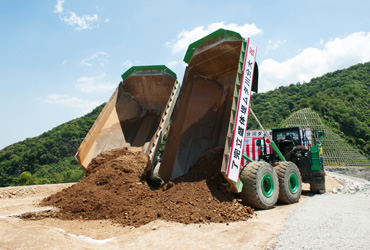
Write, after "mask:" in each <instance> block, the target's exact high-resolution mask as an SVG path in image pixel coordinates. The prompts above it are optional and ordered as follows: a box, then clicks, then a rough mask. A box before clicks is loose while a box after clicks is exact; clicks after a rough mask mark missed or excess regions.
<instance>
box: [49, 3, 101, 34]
mask: <svg viewBox="0 0 370 250" xmlns="http://www.w3.org/2000/svg"><path fill="white" fill-rule="evenodd" d="M63 4H64V0H58V1H57V3H56V5H55V6H54V13H57V14H59V18H60V19H61V20H62V21H63V22H65V23H66V24H67V25H71V26H76V27H75V30H78V31H81V30H86V29H93V28H95V27H97V22H98V21H99V16H98V15H97V14H93V15H82V16H78V15H77V14H76V12H73V11H70V12H69V13H68V14H69V16H66V15H65V14H64V8H63ZM106 20H107V19H106Z"/></svg>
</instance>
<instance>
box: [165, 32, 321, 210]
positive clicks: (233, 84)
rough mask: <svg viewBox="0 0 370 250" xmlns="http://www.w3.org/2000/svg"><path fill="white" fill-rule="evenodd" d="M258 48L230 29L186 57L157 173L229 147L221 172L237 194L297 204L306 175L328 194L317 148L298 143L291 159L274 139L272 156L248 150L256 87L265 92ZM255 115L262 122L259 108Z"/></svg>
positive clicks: (262, 205) (174, 172)
mask: <svg viewBox="0 0 370 250" xmlns="http://www.w3.org/2000/svg"><path fill="white" fill-rule="evenodd" d="M256 49H257V47H256V46H254V45H253V43H252V42H251V41H250V39H248V40H245V39H244V38H243V37H242V36H240V34H238V33H236V32H232V31H229V30H224V29H220V30H217V31H215V32H214V33H212V34H210V35H208V36H206V37H204V38H202V39H200V40H198V41H196V42H194V43H192V44H190V45H189V47H188V50H187V52H186V54H185V57H184V62H185V63H187V67H186V70H185V74H184V80H183V82H182V87H181V90H180V94H179V98H178V101H177V104H176V106H175V110H174V113H173V119H172V125H171V130H170V131H169V134H168V139H167V142H166V146H165V150H164V152H163V157H162V161H161V163H160V166H159V167H160V168H159V171H158V174H159V176H160V177H161V178H163V179H164V180H165V181H169V180H172V179H174V178H176V177H178V176H181V175H184V174H185V173H187V171H188V170H189V169H190V168H191V167H192V166H193V165H194V164H195V163H196V162H197V160H198V159H199V157H200V156H201V155H202V154H204V153H206V152H207V150H209V149H211V148H214V147H217V146H223V147H224V155H223V160H222V166H221V172H222V173H223V174H224V176H225V178H226V179H227V180H228V182H229V184H230V187H229V190H230V192H233V193H240V196H241V198H242V200H243V202H244V203H246V204H248V205H251V206H253V207H255V208H259V209H269V208H272V207H273V206H275V204H276V202H277V201H279V202H281V203H287V204H289V203H294V202H297V201H298V200H299V198H300V195H301V189H302V176H303V180H304V181H307V182H309V183H316V182H317V183H320V184H318V186H316V189H320V190H321V191H322V180H324V178H323V175H322V173H323V171H322V168H321V167H318V165H317V162H316V161H315V159H316V158H315V159H314V157H313V156H315V157H316V156H317V154H315V151H314V149H315V146H313V147H311V150H308V149H304V150H303V148H302V147H303V146H302V147H298V145H295V144H293V145H291V149H290V151H291V150H292V149H293V148H294V155H295V158H294V159H293V158H290V157H288V156H292V155H293V154H292V153H290V154H288V155H287V159H286V158H285V157H284V155H283V153H281V152H280V150H281V149H282V144H279V143H280V142H279V143H278V144H275V143H274V141H273V140H272V139H271V138H269V140H270V141H271V144H272V145H273V151H272V152H273V153H272V155H271V156H273V157H271V160H270V161H268V160H264V159H267V155H266V154H265V156H264V157H265V158H264V157H263V156H261V158H260V159H259V160H258V161H253V160H252V159H251V158H249V157H248V156H247V155H246V154H245V152H241V150H240V149H241V148H242V146H241V145H242V143H241V141H242V140H244V137H245V133H246V128H247V123H248V111H249V108H250V95H251V91H254V92H257V91H258V64H257V63H256V61H255V54H256ZM247 55H248V56H249V59H248V57H247ZM253 59H254V60H253ZM243 94H244V95H243ZM250 112H251V113H252V114H253V116H254V118H255V119H256V120H257V122H258V123H259V121H258V118H257V116H256V115H255V114H254V113H253V110H252V109H250ZM242 113H243V114H244V115H241V114H242ZM259 124H260V123H259ZM260 127H261V128H262V130H264V128H263V126H262V125H261V124H260ZM284 129H285V128H284ZM284 129H283V130H284ZM278 131H279V132H281V131H282V129H281V130H273V134H275V133H276V132H278ZM266 136H267V138H268V135H267V133H266ZM293 143H298V142H296V141H293ZM300 143H301V142H300ZM301 145H302V144H301ZM238 146H239V148H238ZM279 146H280V148H279ZM290 151H289V152H290ZM289 152H288V153H289ZM284 153H285V151H284ZM301 154H302V156H301ZM303 155H304V156H303ZM298 156H299V157H298ZM242 157H245V158H246V159H247V160H248V161H249V163H248V164H247V165H245V166H241V165H240V162H241V158H242ZM272 159H273V161H272ZM297 159H299V160H297ZM234 160H235V162H238V163H239V165H238V164H234ZM297 165H298V166H297ZM319 168H320V171H319V170H318V169H319ZM306 170H307V171H306ZM301 172H302V173H303V174H302V175H301ZM308 174H309V175H310V177H309V176H308ZM315 174H317V176H315ZM320 178H321V181H318V179H320ZM314 180H315V181H316V182H315V181H314ZM314 185H315V184H312V185H311V186H314ZM313 189H315V188H313Z"/></svg>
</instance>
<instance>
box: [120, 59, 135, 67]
mask: <svg viewBox="0 0 370 250" xmlns="http://www.w3.org/2000/svg"><path fill="white" fill-rule="evenodd" d="M133 65H134V64H133V63H132V62H131V61H130V60H126V61H124V62H123V63H122V66H123V67H127V68H131V67H132V66H133Z"/></svg>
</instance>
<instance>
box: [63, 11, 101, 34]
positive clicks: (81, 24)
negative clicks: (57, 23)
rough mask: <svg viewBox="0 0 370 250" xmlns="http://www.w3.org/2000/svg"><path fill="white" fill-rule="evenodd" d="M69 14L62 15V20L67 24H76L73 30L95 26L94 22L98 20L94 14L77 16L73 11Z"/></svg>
mask: <svg viewBox="0 0 370 250" xmlns="http://www.w3.org/2000/svg"><path fill="white" fill-rule="evenodd" d="M69 14H70V16H69V17H66V16H64V17H63V19H62V20H63V21H64V22H65V23H66V24H68V25H71V26H76V28H75V30H78V31H81V30H86V29H93V28H95V27H96V26H95V23H96V22H97V21H98V20H99V17H98V15H96V14H94V15H92V16H90V15H83V16H77V14H76V13H75V12H70V13H69Z"/></svg>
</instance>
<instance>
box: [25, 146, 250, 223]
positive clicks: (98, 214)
mask: <svg viewBox="0 0 370 250" xmlns="http://www.w3.org/2000/svg"><path fill="white" fill-rule="evenodd" d="M222 153H223V148H221V147H219V148H215V149H213V150H210V151H208V152H207V153H206V154H205V155H204V156H202V157H200V158H199V160H198V162H197V163H196V164H195V166H193V168H192V169H190V171H189V172H188V174H186V175H185V176H182V177H179V178H177V179H175V180H173V182H169V183H167V184H166V185H165V186H163V187H162V189H159V190H152V189H151V188H150V186H148V185H147V183H146V182H145V181H144V180H143V173H144V170H145V167H146V164H147V156H145V155H143V154H141V153H140V151H139V150H137V149H136V150H135V148H131V149H128V148H121V149H114V150H112V151H109V152H104V153H102V154H100V155H99V156H97V157H96V158H95V159H93V160H92V162H91V163H90V165H89V167H88V170H89V171H88V172H87V175H86V177H85V178H84V179H83V180H82V181H81V182H79V183H77V184H75V185H73V186H71V187H69V188H66V189H64V190H62V191H61V192H58V193H56V194H54V195H51V196H49V197H47V198H45V199H44V200H43V201H42V202H41V205H43V206H50V205H51V206H56V207H58V208H59V212H57V213H53V214H50V213H49V214H46V216H51V217H56V218H59V219H67V220H71V219H83V220H99V219H111V220H112V221H114V222H118V223H121V224H124V225H129V226H135V227H139V226H141V225H144V224H147V223H149V222H151V221H154V220H157V219H162V220H166V221H174V222H180V223H184V224H189V223H210V222H232V221H245V220H247V219H248V218H250V217H251V216H252V215H253V213H254V211H253V209H252V208H250V207H247V206H244V205H242V204H240V203H239V201H238V200H236V199H235V198H234V197H233V196H232V194H230V193H229V192H228V191H227V190H226V187H225V186H227V182H226V180H225V179H224V177H223V176H222V174H221V172H220V166H221V161H222ZM44 216H45V215H44ZM24 217H28V218H30V217H32V216H29V215H25V216H24Z"/></svg>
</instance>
